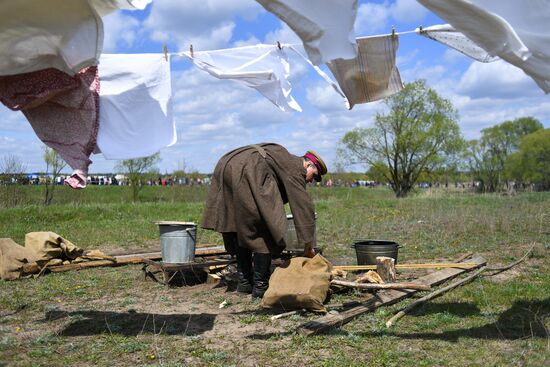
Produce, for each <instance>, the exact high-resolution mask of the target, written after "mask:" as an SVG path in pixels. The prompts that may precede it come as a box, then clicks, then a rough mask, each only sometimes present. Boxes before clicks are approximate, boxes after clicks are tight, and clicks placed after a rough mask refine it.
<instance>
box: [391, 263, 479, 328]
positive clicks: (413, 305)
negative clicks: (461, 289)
mask: <svg viewBox="0 0 550 367" xmlns="http://www.w3.org/2000/svg"><path fill="white" fill-rule="evenodd" d="M485 270H487V268H486V267H482V268H481V269H479V270H478V271H476V272H475V273H473V274H471V275H469V276H467V277H466V278H464V279H461V280H458V281H456V282H454V283H451V284H449V285H448V286H446V287H443V288H441V289H438V290H437V291H435V292H432V293H430V294H428V295H426V296H424V297H422V298H419V299H417V300H416V301H414V302H413V303H411V304H410V305H408V306H407V307H405V308H404V309H402V310H401V311H399V312H398V313H396V314H395V315H394V316H393V317H392V318H390V319H389V320H388V321H386V327H388V328H389V327H391V326H392V325H393V324H395V322H396V321H397V320H399V319H400V318H402V317H403V316H405V315H406V314H407V313H408V312H409V311H411V310H412V309H414V308H416V307H417V306H418V305H421V304H423V303H425V302H427V301H429V300H431V299H434V298H436V297H438V296H440V295H442V294H443V293H445V292H448V291H450V290H452V289H455V288H456V287H458V286H461V285H463V284H466V283H468V282H470V281H471V280H473V279H474V278H476V277H477V276H478V275H479V274H481V273H482V272H484V271H485Z"/></svg>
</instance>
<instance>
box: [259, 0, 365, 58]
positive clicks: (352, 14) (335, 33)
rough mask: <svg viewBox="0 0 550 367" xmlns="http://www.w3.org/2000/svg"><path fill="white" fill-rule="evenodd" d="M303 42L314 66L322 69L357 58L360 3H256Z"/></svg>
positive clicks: (266, 0) (272, 0) (345, 0)
mask: <svg viewBox="0 0 550 367" xmlns="http://www.w3.org/2000/svg"><path fill="white" fill-rule="evenodd" d="M256 1H257V2H258V3H260V4H261V5H262V6H263V7H264V8H265V9H266V10H267V11H269V12H271V13H273V14H275V15H276V16H277V17H279V18H280V19H281V20H282V21H283V22H285V23H286V24H287V25H288V26H289V27H290V28H291V29H292V30H293V31H294V32H295V33H296V34H297V35H298V36H299V37H300V39H301V40H302V42H303V44H304V48H305V50H306V52H307V55H308V57H309V59H310V60H311V62H312V63H313V64H315V65H320V64H323V63H326V62H328V61H330V60H334V59H338V58H341V59H353V58H354V57H355V56H356V55H357V45H356V43H355V29H354V23H355V18H356V16H357V0H315V1H311V0H256Z"/></svg>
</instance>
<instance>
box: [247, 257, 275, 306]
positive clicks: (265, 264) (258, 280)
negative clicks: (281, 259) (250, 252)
mask: <svg viewBox="0 0 550 367" xmlns="http://www.w3.org/2000/svg"><path fill="white" fill-rule="evenodd" d="M270 276H271V254H258V253H254V287H253V288H252V298H262V297H263V296H264V293H265V291H266V290H267V287H268V286H269V277H270Z"/></svg>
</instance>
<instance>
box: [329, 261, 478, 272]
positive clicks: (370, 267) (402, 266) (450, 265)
mask: <svg viewBox="0 0 550 367" xmlns="http://www.w3.org/2000/svg"><path fill="white" fill-rule="evenodd" d="M477 266H479V264H476V263H472V262H469V263H429V264H396V265H395V267H396V268H397V269H445V268H475V267H477ZM332 268H333V269H334V270H345V271H361V270H376V265H335V266H333V267H332Z"/></svg>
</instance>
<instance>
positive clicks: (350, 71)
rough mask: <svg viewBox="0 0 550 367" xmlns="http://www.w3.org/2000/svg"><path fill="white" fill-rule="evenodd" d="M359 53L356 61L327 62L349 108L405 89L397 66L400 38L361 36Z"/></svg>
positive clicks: (339, 60)
mask: <svg viewBox="0 0 550 367" xmlns="http://www.w3.org/2000/svg"><path fill="white" fill-rule="evenodd" d="M357 44H358V46H359V52H358V55H357V57H356V58H355V59H353V60H342V59H338V60H332V61H331V62H329V63H327V66H328V67H329V69H330V71H331V72H332V74H333V75H334V77H335V78H336V80H337V81H338V84H339V85H340V88H341V89H342V91H343V92H344V94H345V95H346V97H347V100H348V104H349V106H348V108H349V109H350V110H351V109H352V108H353V106H354V105H356V104H359V103H367V102H372V101H376V100H379V99H382V98H385V97H388V96H391V95H392V94H395V93H397V92H399V91H401V90H402V89H403V82H402V81H401V76H400V74H399V70H398V69H397V66H396V65H395V57H396V54H397V48H398V47H399V38H398V36H397V35H395V36H391V35H390V36H376V37H367V38H358V39H357Z"/></svg>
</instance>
